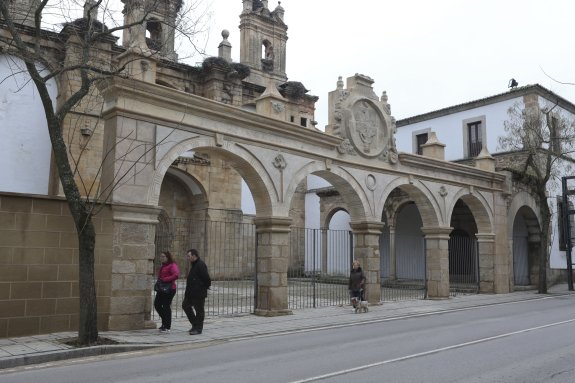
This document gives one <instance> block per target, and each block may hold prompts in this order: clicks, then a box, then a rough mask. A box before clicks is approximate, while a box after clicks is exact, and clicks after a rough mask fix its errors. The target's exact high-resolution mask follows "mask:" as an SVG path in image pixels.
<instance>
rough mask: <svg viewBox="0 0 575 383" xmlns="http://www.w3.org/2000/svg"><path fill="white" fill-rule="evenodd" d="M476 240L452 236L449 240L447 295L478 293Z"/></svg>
mask: <svg viewBox="0 0 575 383" xmlns="http://www.w3.org/2000/svg"><path fill="white" fill-rule="evenodd" d="M478 254H479V251H478V248H477V240H476V239H475V238H471V237H465V236H458V235H453V236H451V237H450V238H449V294H450V296H456V295H461V294H477V293H479V256H478Z"/></svg>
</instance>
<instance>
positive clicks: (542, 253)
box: [537, 190, 551, 294]
mask: <svg viewBox="0 0 575 383" xmlns="http://www.w3.org/2000/svg"><path fill="white" fill-rule="evenodd" d="M537 194H538V196H539V201H540V206H541V207H540V211H541V247H540V248H539V283H538V286H537V290H538V292H539V294H547V263H548V261H547V260H548V259H549V226H550V223H551V213H550V211H549V205H548V204H547V195H546V193H545V190H543V191H541V190H539V191H538V193H537Z"/></svg>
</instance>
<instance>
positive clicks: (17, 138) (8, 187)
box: [0, 55, 58, 195]
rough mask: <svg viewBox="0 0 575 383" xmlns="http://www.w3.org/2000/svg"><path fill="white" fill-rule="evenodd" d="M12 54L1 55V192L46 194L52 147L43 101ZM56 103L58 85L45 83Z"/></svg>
mask: <svg viewBox="0 0 575 383" xmlns="http://www.w3.org/2000/svg"><path fill="white" fill-rule="evenodd" d="M24 68H25V67H24V63H23V62H22V61H21V60H20V59H18V58H15V57H12V56H8V55H0V166H1V167H2V171H1V172H0V191H5V192H15V193H30V194H43V195H46V194H48V182H49V175H50V157H51V154H52V152H51V150H52V146H51V144H50V137H49V135H48V125H47V123H46V117H45V115H44V110H43V107H42V102H41V100H40V97H39V95H38V92H37V90H36V87H35V86H34V84H33V83H32V82H31V81H30V77H29V76H28V74H27V72H25V71H22V70H23V69H24ZM47 85H48V90H49V92H50V96H51V98H52V102H53V103H54V105H56V96H57V91H58V90H57V86H56V82H55V81H54V80H50V81H49V82H48V84H47Z"/></svg>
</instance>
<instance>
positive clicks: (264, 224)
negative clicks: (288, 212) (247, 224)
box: [254, 216, 292, 233]
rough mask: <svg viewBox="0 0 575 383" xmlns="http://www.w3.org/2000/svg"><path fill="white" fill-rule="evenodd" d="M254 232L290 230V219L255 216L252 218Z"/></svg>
mask: <svg viewBox="0 0 575 383" xmlns="http://www.w3.org/2000/svg"><path fill="white" fill-rule="evenodd" d="M254 224H255V225H256V232H258V233H259V232H262V231H263V232H270V231H271V232H276V233H282V232H283V233H288V232H290V231H291V224H292V219H291V218H290V217H273V216H268V217H256V218H254Z"/></svg>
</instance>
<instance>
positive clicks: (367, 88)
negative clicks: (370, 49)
mask: <svg viewBox="0 0 575 383" xmlns="http://www.w3.org/2000/svg"><path fill="white" fill-rule="evenodd" d="M372 84H373V80H372V79H371V78H369V77H368V76H364V75H362V74H356V75H355V76H353V77H350V78H348V80H347V89H344V88H343V81H342V80H341V78H340V79H339V80H338V83H337V89H336V90H335V91H333V92H332V93H330V103H331V104H330V121H329V125H328V129H327V130H326V131H328V132H329V133H331V134H334V135H336V136H338V137H341V138H343V139H344V141H343V142H342V144H341V145H340V146H339V147H338V151H339V153H341V154H359V155H361V156H362V157H368V158H373V159H378V160H380V161H385V162H389V163H391V164H395V163H397V161H398V155H397V149H396V148H395V139H394V137H393V136H394V133H395V119H394V118H393V117H392V116H391V115H390V111H391V109H390V105H389V103H388V102H387V94H386V93H385V92H384V93H383V95H382V97H381V99H379V98H378V97H377V96H376V95H375V93H374V92H373V87H372Z"/></svg>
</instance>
